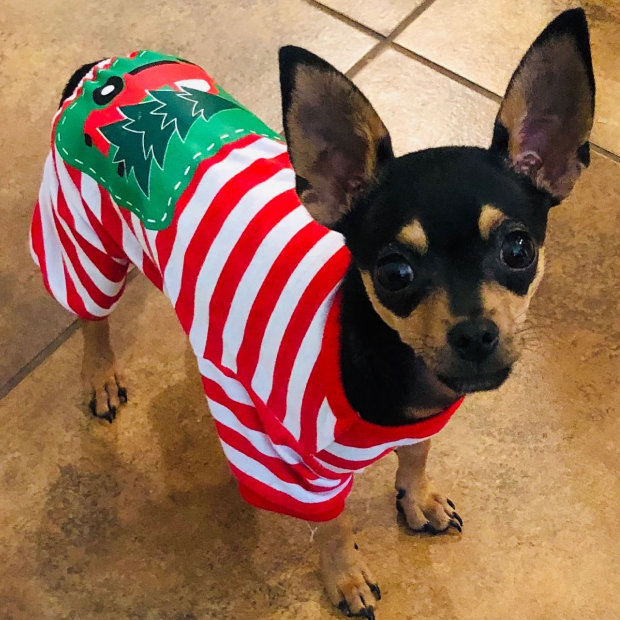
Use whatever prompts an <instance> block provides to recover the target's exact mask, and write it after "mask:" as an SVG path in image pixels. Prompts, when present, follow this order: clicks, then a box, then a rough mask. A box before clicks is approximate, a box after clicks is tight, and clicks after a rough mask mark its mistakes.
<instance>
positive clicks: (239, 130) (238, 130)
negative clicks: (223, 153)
mask: <svg viewBox="0 0 620 620" xmlns="http://www.w3.org/2000/svg"><path fill="white" fill-rule="evenodd" d="M242 131H243V129H235V133H241V132H242Z"/></svg>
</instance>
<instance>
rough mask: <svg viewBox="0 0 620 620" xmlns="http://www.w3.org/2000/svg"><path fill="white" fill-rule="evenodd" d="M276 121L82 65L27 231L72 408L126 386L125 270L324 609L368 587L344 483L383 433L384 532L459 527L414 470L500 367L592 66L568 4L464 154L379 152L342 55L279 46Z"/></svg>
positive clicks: (563, 179) (357, 612) (208, 93)
mask: <svg viewBox="0 0 620 620" xmlns="http://www.w3.org/2000/svg"><path fill="white" fill-rule="evenodd" d="M280 81H281V89H282V110H283V120H284V132H285V136H286V141H283V140H282V139H281V138H280V136H278V134H276V133H275V132H273V131H272V130H270V129H269V128H268V127H267V126H265V125H264V124H263V123H262V122H261V121H260V120H258V119H257V118H256V117H254V116H253V115H252V114H251V113H250V112H249V111H248V110H247V109H245V108H244V107H243V106H241V105H240V104H239V103H238V102H237V101H236V100H234V99H233V98H232V97H231V96H230V95H228V94H227V93H226V92H225V91H224V90H223V89H222V88H221V87H220V86H218V85H217V84H216V83H215V82H214V80H213V79H212V78H211V77H210V76H208V75H207V74H206V73H205V72H204V71H203V70H202V69H200V68H199V67H197V66H196V65H194V64H192V63H190V62H187V61H184V60H182V59H180V58H176V57H172V56H164V55H162V54H157V53H154V52H149V51H142V52H135V53H134V54H131V55H130V56H128V57H117V58H111V59H106V60H102V61H100V62H98V63H93V64H90V65H85V66H84V67H82V68H81V69H80V70H78V71H77V72H76V74H75V75H74V76H73V77H72V78H71V81H70V82H69V84H68V85H67V87H66V89H65V92H64V93H63V97H62V101H61V106H60V109H59V111H58V113H57V115H56V117H55V120H54V127H53V137H52V149H51V153H50V155H49V157H48V159H47V162H46V164H45V169H44V175H43V184H42V187H41V192H40V195H39V200H38V202H37V205H36V208H35V214H34V217H33V221H32V227H31V249H32V253H33V256H34V258H35V261H36V262H37V263H38V264H39V265H40V268H41V271H42V275H43V279H44V282H45V285H46V287H47V288H48V290H49V291H50V293H51V294H52V295H54V297H55V298H56V299H58V301H60V302H61V303H62V304H63V305H64V306H65V307H66V308H67V309H69V310H70V311H72V312H73V313H75V314H77V315H78V316H79V317H80V318H81V319H83V321H84V324H83V334H84V341H85V347H84V361H83V376H84V380H85V383H86V386H87V390H88V394H89V398H90V406H91V409H92V413H93V414H94V415H95V416H96V417H98V418H102V419H105V420H108V421H109V422H112V421H113V420H114V417H115V415H116V412H117V410H118V409H119V407H120V406H121V405H123V404H124V403H126V402H127V392H126V390H125V387H124V386H123V382H122V381H121V379H120V377H119V375H118V373H117V369H116V366H115V357H114V354H113V351H112V348H111V344H110V338H109V328H108V323H107V317H108V315H109V314H110V312H111V311H112V309H113V308H114V306H115V305H116V303H117V301H118V300H119V298H120V296H121V294H122V292H123V289H124V286H125V281H126V274H127V269H128V266H129V265H130V264H135V265H136V266H137V267H138V268H139V269H140V270H141V271H142V272H143V273H144V274H145V275H146V276H147V278H149V279H150V280H151V281H152V282H153V283H154V284H155V285H156V286H157V287H158V288H160V289H161V290H162V291H163V292H164V294H165V295H166V296H167V297H168V298H169V299H170V300H171V302H172V304H173V306H174V308H175V312H176V314H177V315H178V317H179V320H180V322H181V325H182V326H183V328H184V330H185V332H186V333H187V334H188V337H189V341H190V343H191V346H192V348H193V350H194V352H195V354H196V357H197V359H198V366H199V369H200V372H201V375H202V380H203V385H204V389H205V393H206V396H207V399H208V403H209V408H210V411H211V413H212V415H213V417H214V419H215V423H216V428H217V432H218V435H219V438H220V441H221V444H222V447H223V450H224V452H225V454H226V457H227V459H228V461H229V464H230V467H231V470H232V472H233V474H234V475H235V477H236V478H237V479H238V482H239V488H240V491H241V493H242V495H243V497H244V498H245V499H246V500H247V501H248V502H249V503H251V504H253V505H255V506H258V507H260V508H263V509H266V510H272V511H276V512H279V513H283V514H287V515H291V516H293V517H296V518H300V519H306V520H309V521H313V522H317V523H318V524H319V526H318V536H317V540H318V541H319V544H320V556H321V557H320V564H321V570H322V575H323V579H324V583H325V587H326V589H327V593H328V595H329V598H330V600H331V601H332V603H333V604H334V605H336V606H338V607H339V608H340V610H341V611H342V612H344V613H345V614H346V615H354V616H363V617H366V618H369V619H372V618H374V609H375V606H376V604H377V602H378V601H379V599H380V598H381V594H380V589H379V586H378V585H377V582H376V579H375V577H374V576H373V573H372V572H371V571H370V569H369V568H368V566H367V564H366V563H365V561H364V559H363V555H362V551H361V550H360V549H359V547H358V545H357V544H356V543H355V539H354V536H353V530H352V528H351V522H350V517H349V516H348V515H347V512H346V510H345V500H346V497H347V495H348V493H349V491H350V489H351V485H352V481H353V475H354V472H356V471H359V470H360V469H362V468H364V467H366V466H367V465H369V464H371V463H372V462H374V461H376V460H377V459H379V458H381V457H382V456H384V455H385V454H388V453H390V452H392V451H393V450H396V451H397V457H398V471H397V475H396V483H395V485H396V491H397V507H398V509H399V510H400V511H401V512H402V513H403V514H404V518H405V519H406V522H407V524H408V526H409V527H410V528H411V529H413V530H415V531H426V532H431V533H439V532H448V531H458V532H460V531H461V529H462V524H463V522H462V519H461V517H460V516H459V515H458V513H457V512H456V511H455V506H454V503H453V502H452V501H451V500H449V499H448V498H447V497H446V496H445V495H444V494H442V493H440V492H438V491H437V490H436V489H435V487H434V486H433V484H432V483H431V482H430V481H429V480H428V478H427V476H426V471H425V470H426V461H427V457H428V453H429V448H430V438H431V437H432V436H433V435H435V434H437V433H438V432H439V431H440V430H441V429H442V428H443V427H444V426H445V424H447V422H448V421H449V419H450V417H451V416H452V415H453V414H454V413H455V412H456V410H457V409H458V406H459V404H460V403H461V401H462V399H463V397H464V396H465V395H466V394H469V393H472V392H477V391H481V390H494V389H496V388H498V387H499V386H500V385H502V384H503V383H504V381H505V380H506V379H507V378H508V376H509V375H510V373H511V370H512V368H513V366H514V364H515V363H516V362H517V360H518V358H519V354H520V350H521V348H522V338H523V331H524V322H525V319H526V313H527V310H528V307H529V305H530V301H531V299H532V296H533V295H534V293H535V292H536V289H537V288H538V285H539V283H540V281H541V278H542V275H543V271H544V241H545V234H546V227H547V215H548V212H549V210H550V209H551V207H553V206H556V205H558V204H560V203H561V202H562V201H563V200H564V199H565V198H566V197H567V196H568V195H569V194H570V192H571V190H572V189H573V186H574V184H575V182H576V181H577V178H578V177H579V175H580V173H581V171H582V169H583V168H584V167H587V166H588V164H589V159H590V154H589V141H588V140H589V135H590V131H591V129H592V123H593V113H594V92H595V86H594V76H593V71H592V62H591V56H590V44H589V34H588V26H587V22H586V18H585V14H584V12H583V11H582V10H580V9H575V10H571V11H566V12H564V13H562V14H561V15H560V16H558V17H557V18H556V19H555V20H554V21H553V22H552V23H551V24H549V26H548V27H547V28H546V29H545V30H544V31H543V32H542V34H541V35H540V36H539V37H538V38H537V39H536V41H535V42H534V43H533V45H532V46H531V48H530V49H529V50H528V52H527V53H526V54H525V56H524V58H523V60H522V61H521V63H520V64H519V66H518V68H517V69H516V71H515V73H514V75H513V76H512V79H511V80H510V83H509V85H508V89H507V92H506V95H505V98H504V100H503V103H502V104H501V107H500V109H499V113H498V115H497V119H496V122H495V126H494V128H493V131H492V140H491V145H490V147H489V148H488V149H482V148H473V147H446V148H432V149H427V150H423V151H419V152H416V153H410V154H407V155H404V156H402V157H395V155H394V153H393V150H392V146H391V140H390V135H389V133H388V131H387V129H386V127H385V125H384V124H383V122H382V121H381V119H380V118H379V116H378V115H377V113H376V112H375V110H374V109H373V107H372V106H371V104H370V103H369V102H368V100H367V99H366V98H365V97H364V95H363V94H362V93H361V92H360V91H359V90H358V89H357V87H356V86H355V85H354V84H353V83H352V82H351V81H350V80H349V79H348V78H347V77H346V76H344V75H343V74H342V73H340V72H339V71H337V70H336V69H335V68H334V67H332V66H331V65H330V64H328V63H327V62H325V61H324V60H321V59H320V58H318V57H317V56H315V55H314V54H311V53H310V52H308V51H305V50H303V49H300V48H297V47H284V48H282V49H281V50H280Z"/></svg>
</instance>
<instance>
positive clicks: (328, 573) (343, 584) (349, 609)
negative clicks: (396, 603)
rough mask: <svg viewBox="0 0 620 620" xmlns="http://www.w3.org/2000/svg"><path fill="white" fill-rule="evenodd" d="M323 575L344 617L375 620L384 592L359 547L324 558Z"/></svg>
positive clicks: (327, 587) (322, 563) (331, 596)
mask: <svg viewBox="0 0 620 620" xmlns="http://www.w3.org/2000/svg"><path fill="white" fill-rule="evenodd" d="M321 572H322V573H323V581H324V583H325V588H326V589H327V594H328V596H329V599H330V601H331V602H332V603H333V604H334V605H335V606H336V607H338V609H339V610H340V611H341V612H342V613H343V614H344V615H345V616H348V617H351V616H358V617H362V618H367V619H368V620H375V606H376V604H377V602H378V601H379V600H381V590H379V586H378V585H377V583H376V581H375V579H374V577H373V576H372V574H371V573H370V571H369V570H368V567H367V566H366V563H365V562H364V559H363V558H362V554H361V552H360V551H359V548H358V546H357V545H354V548H353V549H340V550H338V551H337V552H336V553H330V554H329V555H327V554H326V555H323V557H322V558H321Z"/></svg>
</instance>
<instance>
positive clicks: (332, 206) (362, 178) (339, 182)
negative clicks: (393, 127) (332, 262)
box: [280, 46, 394, 228]
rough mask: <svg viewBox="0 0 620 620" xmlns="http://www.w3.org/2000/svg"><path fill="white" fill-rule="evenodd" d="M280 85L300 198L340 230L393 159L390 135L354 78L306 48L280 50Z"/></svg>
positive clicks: (318, 217) (325, 222)
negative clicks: (356, 203)
mask: <svg viewBox="0 0 620 620" xmlns="http://www.w3.org/2000/svg"><path fill="white" fill-rule="evenodd" d="M280 85H281V88H282V116H283V120H284V133H285V134H286V140H287V143H288V150H289V155H290V158H291V163H292V164H293V168H294V169H295V174H296V175H297V192H298V194H299V196H300V198H301V200H302V201H303V203H304V204H305V206H306V208H307V209H308V210H309V211H310V214H311V215H312V216H313V217H314V219H316V220H317V221H318V222H319V223H321V224H323V225H325V226H329V227H332V228H333V227H337V226H338V223H339V222H340V221H341V220H342V218H343V217H344V216H345V215H346V214H347V213H348V212H349V211H350V210H351V208H352V206H353V204H354V202H355V199H356V198H358V197H359V196H360V195H362V194H363V193H364V192H365V191H366V190H367V189H368V188H369V187H370V186H371V185H372V184H373V182H375V181H376V179H377V178H378V176H379V174H380V173H381V169H382V167H383V166H384V165H385V164H386V163H387V161H388V160H390V159H392V158H393V157H394V155H393V152H392V145H391V141H390V136H389V134H388V131H387V129H386V128H385V125H384V124H383V123H382V122H381V119H380V118H379V115H378V114H377V113H376V112H375V110H374V109H373V107H372V106H371V105H370V103H369V102H368V100H367V99H366V97H364V95H363V94H362V93H361V92H360V91H359V89H358V88H357V87H356V86H355V85H354V84H353V82H351V80H349V78H347V77H346V76H345V75H343V74H342V73H340V72H339V71H338V70H337V69H335V68H334V67H332V66H331V65H330V64H329V63H327V62H325V61H324V60H322V59H321V58H319V57H318V56H315V55H314V54H312V53H310V52H308V51H306V50H304V49H302V48H299V47H293V46H287V47H283V48H282V49H281V50H280Z"/></svg>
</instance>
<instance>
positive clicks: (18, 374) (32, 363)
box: [0, 268, 140, 400]
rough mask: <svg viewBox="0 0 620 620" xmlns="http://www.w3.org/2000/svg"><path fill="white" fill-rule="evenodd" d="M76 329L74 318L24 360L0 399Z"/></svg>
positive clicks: (132, 276) (131, 277)
mask: <svg viewBox="0 0 620 620" xmlns="http://www.w3.org/2000/svg"><path fill="white" fill-rule="evenodd" d="M139 273H140V271H139V270H138V269H135V268H132V269H131V271H130V272H129V273H128V274H127V284H126V285H125V286H129V285H130V284H131V282H133V280H135V278H136V276H137V275H138V274H139ZM78 329H80V321H79V319H75V320H74V321H72V322H71V323H70V324H69V325H68V326H67V327H65V329H63V330H62V331H61V332H60V333H59V334H58V335H57V336H56V337H55V338H54V339H53V340H52V341H51V342H49V343H48V344H46V345H45V346H44V347H43V348H42V349H41V350H40V351H39V352H38V353H37V354H36V355H35V356H34V357H33V358H32V359H31V360H29V361H28V362H26V363H25V364H24V365H23V366H22V367H21V368H20V369H19V370H18V371H17V372H16V373H15V374H14V375H13V376H12V377H11V378H10V379H9V380H8V381H7V382H6V383H5V384H4V385H2V386H0V400H2V399H3V398H4V397H5V396H7V395H8V394H9V393H10V392H12V391H13V390H14V389H15V388H16V387H17V386H18V385H19V384H20V383H21V382H22V381H23V380H24V379H25V378H26V377H27V376H28V375H29V374H30V373H31V372H32V371H33V370H35V369H36V368H38V367H39V366H40V365H41V364H42V363H43V362H44V361H45V360H46V359H47V358H48V357H49V356H50V355H52V354H53V353H54V352H55V351H57V350H58V349H59V348H60V347H61V346H62V345H63V344H64V343H65V342H67V340H69V338H71V336H73V334H75V332H77V331H78Z"/></svg>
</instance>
